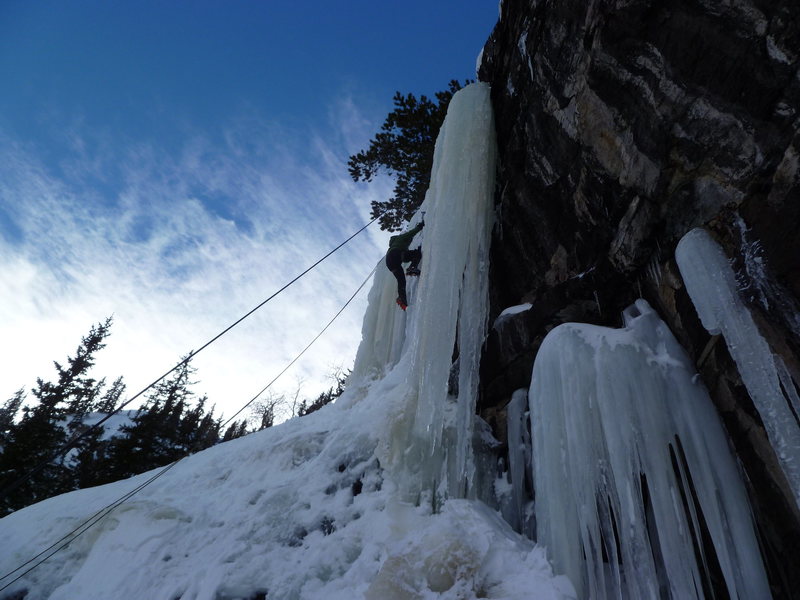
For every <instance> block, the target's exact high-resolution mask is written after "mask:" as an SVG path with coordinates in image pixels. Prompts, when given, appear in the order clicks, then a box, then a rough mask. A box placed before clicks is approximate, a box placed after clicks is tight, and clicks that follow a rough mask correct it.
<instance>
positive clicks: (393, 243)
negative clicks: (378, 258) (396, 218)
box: [389, 223, 425, 250]
mask: <svg viewBox="0 0 800 600" xmlns="http://www.w3.org/2000/svg"><path fill="white" fill-rule="evenodd" d="M424 225H425V224H424V223H420V224H419V225H417V226H416V227H414V229H412V230H410V231H406V232H405V233H401V234H400V235H393V236H392V237H390V238H389V250H394V249H397V250H408V247H409V245H410V244H411V240H413V239H414V236H415V235H417V234H418V233H419V232H420V230H421V229H422V227H423V226H424Z"/></svg>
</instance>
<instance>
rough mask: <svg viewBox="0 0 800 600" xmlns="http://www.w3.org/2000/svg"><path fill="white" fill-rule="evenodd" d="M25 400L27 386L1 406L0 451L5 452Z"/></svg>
mask: <svg viewBox="0 0 800 600" xmlns="http://www.w3.org/2000/svg"><path fill="white" fill-rule="evenodd" d="M24 401H25V388H20V389H19V390H17V392H16V393H15V394H14V395H13V396H11V398H9V399H8V400H6V402H5V404H3V407H2V408H0V453H2V452H3V448H5V446H6V444H7V443H8V439H9V437H10V435H11V431H12V429H13V428H14V426H15V425H14V419H15V418H16V416H17V413H18V412H19V408H20V406H21V405H22V403H23V402H24Z"/></svg>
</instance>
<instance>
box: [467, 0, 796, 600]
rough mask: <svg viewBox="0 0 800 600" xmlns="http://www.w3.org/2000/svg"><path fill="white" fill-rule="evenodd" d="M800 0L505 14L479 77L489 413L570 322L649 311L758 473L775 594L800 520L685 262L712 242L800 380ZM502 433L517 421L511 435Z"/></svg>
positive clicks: (567, 1) (707, 0) (485, 399)
mask: <svg viewBox="0 0 800 600" xmlns="http://www.w3.org/2000/svg"><path fill="white" fill-rule="evenodd" d="M799 58H800V4H798V2H797V0H775V1H759V0H729V1H725V2H722V1H719V0H684V1H680V2H679V1H677V0H669V1H662V2H658V1H648V0H630V1H617V2H612V1H591V0H590V1H587V0H559V1H555V0H551V1H545V0H541V1H537V0H504V1H503V2H502V5H501V17H500V20H499V22H498V24H497V26H496V28H495V30H494V32H493V33H492V35H491V37H490V39H489V41H488V42H487V45H486V47H485V48H484V54H483V57H482V62H481V65H480V71H479V77H480V79H481V80H482V81H487V82H489V83H491V85H492V97H493V103H494V109H495V116H496V121H497V136H498V147H499V174H498V189H497V198H496V202H497V211H498V224H497V227H496V230H495V234H494V239H493V246H492V261H491V270H490V282H491V318H492V319H494V317H496V316H497V315H498V314H499V313H500V311H501V310H503V309H504V308H505V307H508V306H512V305H516V304H520V303H523V302H531V303H532V304H533V306H534V308H533V309H532V310H529V311H526V312H521V313H518V314H517V315H513V316H511V317H508V318H504V319H503V321H502V323H499V324H498V325H497V326H496V327H495V328H494V329H492V332H491V335H490V337H489V340H488V342H487V346H486V350H485V353H484V360H483V365H482V374H481V380H482V385H483V393H482V398H481V410H482V413H483V414H484V416H485V417H487V420H490V421H491V420H492V415H495V414H497V413H498V412H500V413H501V412H502V407H503V406H504V405H505V403H507V402H508V400H509V398H510V396H511V393H512V392H513V391H514V390H515V389H517V388H521V387H527V386H528V384H529V382H530V373H531V367H532V364H533V359H534V357H535V355H536V351H537V349H538V347H539V344H540V343H541V341H542V339H543V338H544V336H545V335H546V334H547V332H548V331H550V330H551V329H552V328H553V327H555V326H556V325H558V324H560V323H563V322H565V321H580V322H588V323H596V324H602V325H611V326H620V325H621V322H620V317H619V315H620V313H621V311H622V310H623V309H624V308H625V307H626V306H627V305H629V304H630V303H632V302H633V301H634V299H636V298H638V297H644V298H645V299H647V300H648V301H649V302H650V304H651V305H653V306H654V307H655V308H656V309H657V310H658V311H659V313H660V314H661V316H662V318H663V319H664V320H665V321H666V322H667V323H668V324H669V325H670V327H671V328H672V330H673V332H674V333H675V335H676V337H677V338H678V339H679V340H680V341H681V342H682V344H683V345H684V347H685V348H686V349H687V351H688V352H689V353H690V355H691V356H692V358H693V359H694V360H695V361H696V362H697V365H698V370H699V371H700V373H701V374H702V376H703V378H704V380H705V383H706V385H707V387H708V388H709V390H710V392H711V395H712V398H713V399H714V402H715V403H716V405H717V407H718V409H719V411H720V414H721V416H722V418H723V421H724V423H725V426H726V427H727V430H728V433H729V435H730V439H731V442H732V444H733V446H734V447H735V449H736V452H737V453H738V456H739V459H740V461H741V464H742V468H743V471H744V473H745V475H746V480H747V484H748V489H749V493H750V496H751V501H752V504H753V507H754V511H755V517H756V522H757V526H758V530H759V533H760V535H761V538H762V542H763V546H764V553H765V556H766V557H767V562H768V563H769V569H770V572H769V576H770V581H771V584H772V587H773V592H774V596H775V597H776V598H789V597H792V594H793V593H794V592H793V591H792V590H798V589H800V571H798V570H797V569H796V566H797V565H798V564H800V511H798V507H797V504H796V502H795V500H794V497H793V495H792V493H791V490H790V489H789V486H788V484H787V482H786V481H785V479H784V477H783V475H782V472H781V469H780V467H779V465H778V462H777V458H776V456H775V454H774V451H773V449H772V448H771V446H770V444H769V442H768V441H767V438H766V434H765V432H764V427H763V424H762V423H761V421H760V418H759V415H758V412H757V411H756V410H755V408H754V406H753V402H752V400H751V399H750V397H749V396H748V393H747V390H746V389H745V387H744V385H743V384H742V380H741V377H740V375H739V373H738V371H737V367H736V364H735V363H734V362H733V360H732V359H731V357H730V355H729V354H728V351H727V348H726V345H725V343H724V341H722V342H718V340H717V338H716V337H712V336H709V334H708V333H707V332H706V331H705V329H704V328H703V326H702V325H701V323H700V322H699V320H698V317H697V314H696V312H695V310H694V307H693V305H692V302H691V300H690V299H689V297H688V294H687V292H686V290H685V288H684V285H683V282H682V280H681V277H680V273H679V271H678V269H677V267H676V265H675V260H674V251H675V246H676V244H677V242H678V241H679V240H680V238H681V236H683V234H685V233H686V232H687V231H689V230H690V229H691V228H693V227H705V228H706V229H708V230H709V231H710V232H711V233H712V234H713V235H714V237H715V238H716V239H717V241H718V242H719V243H720V244H721V245H722V247H723V248H724V249H725V251H726V253H727V254H728V256H729V257H730V259H731V260H732V262H733V265H734V267H735V268H736V270H737V273H738V274H739V276H740V277H739V279H740V285H741V291H742V295H743V298H744V299H745V300H746V301H747V302H748V303H749V307H750V309H751V311H752V312H753V314H754V316H755V317H756V320H757V322H758V324H759V327H760V328H761V331H762V334H763V335H764V337H765V338H766V339H767V340H768V342H769V344H770V346H771V349H772V351H773V352H774V353H776V354H778V355H780V356H781V357H782V358H783V360H784V362H785V363H786V365H787V367H788V369H789V371H790V372H791V375H792V377H793V379H794V383H795V385H796V386H797V384H798V382H800V310H799V309H798V307H799V306H800V303H798V298H800V133H799V132H800V70H799V69H798V59H799ZM496 421H497V422H500V421H501V420H500V419H496Z"/></svg>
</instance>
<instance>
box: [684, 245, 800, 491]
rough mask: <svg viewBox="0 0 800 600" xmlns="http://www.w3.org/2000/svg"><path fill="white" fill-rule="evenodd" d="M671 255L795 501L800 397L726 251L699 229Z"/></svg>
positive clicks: (798, 480)
mask: <svg viewBox="0 0 800 600" xmlns="http://www.w3.org/2000/svg"><path fill="white" fill-rule="evenodd" d="M675 260H676V261H677V263H678V267H679V268H680V271H681V276H682V277H683V280H684V283H685V284H686V289H687V291H688V292H689V296H690V297H691V299H692V302H693V303H694V306H695V308H696V309H697V314H698V315H699V316H700V320H701V321H702V323H703V326H704V327H705V328H706V329H707V330H708V332H709V333H712V334H720V333H721V334H722V335H723V337H724V338H725V342H726V344H727V345H728V351H729V352H730V354H731V356H732V357H733V360H734V361H735V362H736V366H737V367H738V368H739V373H740V374H741V376H742V381H743V382H744V384H745V386H746V387H747V391H748V393H749V394H750V397H751V398H752V399H753V404H754V405H755V407H756V409H757V410H758V413H759V415H761V420H762V421H763V423H764V427H765V429H766V431H767V435H768V436H769V440H770V443H771V444H772V446H773V448H774V449H775V453H776V454H777V456H778V460H779V461H780V464H781V466H782V468H783V471H784V473H785V475H786V478H787V480H788V481H789V485H790V486H791V487H792V490H793V491H794V494H795V500H796V501H797V502H798V505H800V423H798V415H800V399H798V395H797V390H796V388H795V385H794V383H793V382H792V379H791V376H790V375H789V372H788V370H787V369H786V366H785V365H784V364H783V361H782V360H781V358H780V357H779V356H776V355H774V354H773V353H772V351H771V350H770V347H769V344H767V341H766V340H765V339H764V338H763V337H762V335H761V333H760V332H759V330H758V326H757V325H756V323H755V321H754V320H753V317H752V315H751V314H750V310H749V309H748V308H747V306H746V305H745V303H744V302H743V301H742V299H741V298H740V296H739V292H738V289H737V286H736V277H735V275H734V272H733V269H732V268H731V266H730V263H729V262H728V259H727V257H726V256H725V253H724V252H723V251H722V248H720V246H719V244H717V243H716V242H715V241H714V240H713V238H712V237H711V236H710V235H709V234H708V232H706V231H705V230H703V229H693V230H692V231H690V232H689V233H687V234H686V235H685V236H684V237H683V239H681V241H680V243H679V244H678V247H677V249H676V250H675Z"/></svg>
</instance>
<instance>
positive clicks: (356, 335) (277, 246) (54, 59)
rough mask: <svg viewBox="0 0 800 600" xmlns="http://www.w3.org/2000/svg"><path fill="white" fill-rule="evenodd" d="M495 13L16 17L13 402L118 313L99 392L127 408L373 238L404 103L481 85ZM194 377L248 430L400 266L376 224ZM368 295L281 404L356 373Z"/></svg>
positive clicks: (488, 9) (223, 10) (487, 9)
mask: <svg viewBox="0 0 800 600" xmlns="http://www.w3.org/2000/svg"><path fill="white" fill-rule="evenodd" d="M496 19H497V4H496V3H494V2H478V1H473V0H458V1H455V0H454V1H449V0H448V1H437V2H422V1H406V2H402V3H400V2H374V1H372V2H362V1H357V2H352V1H351V2H347V3H333V2H325V1H306V2H302V1H298V2H273V1H266V0H264V1H260V2H255V1H244V0H233V1H231V0H226V1H225V2H222V1H218V2H205V1H204V2H184V1H177V0H174V1H169V2H165V1H161V2H152V1H138V0H137V1H136V2H133V1H130V2H101V1H91V2H90V1H70V2H63V1H59V2H51V1H39V2H27V1H9V0H0V81H2V82H3V92H2V93H1V94H0V335H2V338H3V342H4V343H3V345H2V346H3V349H2V350H0V369H2V370H0V401H2V400H4V399H5V398H7V397H9V396H10V395H11V394H13V392H14V391H15V390H17V389H19V388H20V387H22V386H25V387H27V388H28V389H30V387H31V386H32V385H33V384H34V380H35V378H36V377H37V376H38V377H43V378H50V377H52V376H53V374H54V371H53V369H52V361H53V360H59V361H63V360H64V359H65V358H66V356H67V354H71V353H72V352H73V351H74V349H75V347H76V346H77V344H78V342H79V340H80V337H81V336H82V335H84V334H85V333H86V332H87V331H88V329H89V327H90V325H91V324H92V323H96V322H98V321H100V320H102V319H104V318H105V317H107V316H109V315H112V314H113V315H114V319H115V324H114V327H113V328H112V335H111V337H110V338H109V340H108V346H107V347H106V349H105V350H103V351H102V353H101V354H100V356H99V357H100V361H99V362H98V366H97V371H96V374H97V375H107V376H108V377H109V378H113V377H116V376H117V375H123V376H124V377H125V379H126V381H127V383H128V385H129V391H138V389H139V388H140V387H142V386H143V385H145V384H146V383H149V381H150V380H152V379H153V378H154V377H155V376H157V375H159V374H160V373H161V372H163V371H164V370H166V368H169V367H170V366H172V364H174V363H175V362H177V360H178V359H179V358H180V356H181V355H183V354H185V353H186V352H188V351H189V350H191V349H194V348H197V347H199V346H200V345H202V343H204V342H205V341H206V340H208V339H210V338H211V337H213V335H215V334H216V333H217V332H218V331H219V330H221V329H222V328H224V327H225V326H226V325H228V324H229V323H231V322H232V321H234V320H235V319H236V318H238V317H239V316H240V315H241V314H243V313H244V312H246V311H247V310H249V309H250V308H252V307H253V306H255V305H256V304H258V303H259V302H260V301H261V300H263V299H264V298H266V297H267V296H269V295H270V294H271V293H272V292H274V291H275V290H277V289H278V288H279V287H281V286H282V285H283V284H284V283H286V282H287V281H289V280H290V279H292V278H293V277H294V276H295V275H296V274H297V273H299V272H300V271H302V270H303V269H304V268H305V267H306V266H307V265H310V264H311V263H313V262H314V261H315V260H316V259H318V258H319V257H321V256H322V255H324V254H325V253H326V252H327V251H328V250H329V249H331V248H332V247H334V246H335V245H337V244H338V243H339V242H340V241H342V240H343V239H345V238H346V237H347V236H349V235H350V234H351V233H352V232H353V231H355V230H357V229H358V228H359V227H360V226H361V225H362V224H363V223H365V222H366V221H367V220H368V214H369V203H370V201H371V200H372V199H380V198H383V197H385V196H386V195H387V194H388V193H389V192H390V189H391V184H390V182H388V181H385V180H384V181H378V182H376V183H374V184H372V185H365V184H355V183H353V182H352V181H350V180H349V177H348V175H347V169H346V161H347V157H348V156H349V155H350V154H353V153H355V152H357V151H358V150H360V149H362V148H365V147H366V145H367V143H368V141H369V139H370V138H371V137H372V135H373V134H374V133H375V132H376V131H377V130H378V128H379V126H380V124H381V122H382V120H383V118H384V117H385V115H386V113H387V112H388V111H389V110H391V107H392V103H391V98H392V96H393V94H394V92H395V91H396V90H401V91H403V92H413V93H415V94H428V95H432V94H433V93H434V92H436V91H437V90H440V89H443V88H444V87H446V85H447V82H448V81H449V80H450V79H453V78H457V79H461V80H463V79H465V78H468V77H474V72H475V61H476V57H477V56H478V54H479V52H480V50H481V47H482V46H483V43H484V42H485V40H486V39H487V37H488V36H489V34H490V32H491V29H492V27H493V26H494V23H495V21H496ZM374 227H375V229H374V230H372V229H370V230H368V232H366V234H362V236H360V237H359V238H358V239H357V240H355V241H354V242H353V243H352V244H350V245H348V246H347V247H346V248H345V249H344V250H342V251H341V252H339V253H337V254H336V255H334V256H333V257H331V259H329V260H328V261H326V262H325V263H323V265H321V266H320V267H319V268H318V269H317V270H315V271H314V272H313V273H312V274H310V275H309V276H307V277H305V278H304V279H303V280H301V281H300V282H299V283H298V284H296V286H294V287H293V288H290V290H289V291H287V292H286V293H284V294H283V295H281V296H280V297H279V298H277V299H276V300H274V301H273V302H271V303H270V304H268V305H267V306H266V307H265V308H264V309H262V310H261V311H259V313H257V315H255V316H254V317H253V318H251V319H250V320H248V321H246V322H245V323H243V324H242V325H240V326H239V327H238V328H237V329H236V330H234V331H233V332H231V333H230V334H228V335H227V336H226V337H225V338H223V339H222V340H221V341H220V342H219V343H217V344H215V345H214V346H212V347H211V348H209V349H208V350H206V351H204V353H203V354H201V355H200V356H198V357H197V358H196V359H195V366H197V367H198V369H199V371H198V373H197V377H198V379H199V383H198V385H197V386H196V390H197V391H198V392H201V393H202V392H206V393H208V395H209V397H210V400H211V402H216V403H217V407H218V412H219V411H222V412H224V413H226V414H232V412H233V411H235V410H236V409H237V408H238V407H239V406H240V405H241V404H243V403H244V402H245V401H246V400H248V399H249V398H250V397H252V396H253V395H254V394H255V392H257V391H258V390H259V389H261V388H262V387H263V386H264V385H265V384H266V383H267V382H268V381H269V380H270V379H272V377H273V376H274V375H275V374H277V372H278V371H280V370H281V369H282V368H283V366H284V365H285V364H286V363H288V361H289V360H291V359H292V358H293V357H294V356H295V354H296V353H297V352H299V351H300V350H301V349H302V348H303V347H304V346H305V345H306V344H307V343H308V342H309V341H310V340H311V338H313V337H314V335H316V333H317V332H318V331H319V330H320V329H321V328H322V327H323V326H324V325H325V324H326V323H327V322H328V320H329V319H330V318H331V317H332V316H333V315H334V314H335V313H336V311H337V310H338V309H339V308H340V307H341V306H342V304H344V302H345V301H346V300H347V298H349V297H350V295H351V294H352V293H353V292H354V291H355V289H356V288H357V287H358V285H359V284H360V283H361V282H362V281H363V280H364V278H365V277H366V276H367V275H368V274H369V272H370V271H371V269H372V267H373V266H374V265H375V263H376V262H377V261H378V260H380V258H381V255H382V253H383V252H384V250H385V244H386V240H387V239H388V238H387V235H386V234H385V233H383V232H380V231H379V230H378V229H377V226H374ZM365 308H366V290H364V291H362V293H361V294H360V295H359V297H358V298H357V300H356V301H354V303H353V305H351V306H350V307H349V308H348V310H347V311H346V312H345V313H343V315H342V317H340V319H339V320H338V321H337V324H336V325H335V326H334V327H332V328H331V329H330V330H329V331H328V332H327V333H326V335H325V336H324V337H323V338H321V339H320V340H319V342H317V344H315V346H314V348H313V349H312V350H311V351H309V353H308V354H307V355H306V358H304V359H303V361H301V362H300V363H298V364H297V365H296V366H295V367H294V368H293V369H292V371H290V372H289V373H287V375H286V376H284V379H283V380H282V381H281V382H280V384H276V386H275V391H276V392H277V393H294V391H296V390H297V388H298V387H299V386H301V395H303V396H313V395H314V394H316V393H318V392H319V391H321V390H322V389H324V388H326V387H328V385H329V384H330V382H329V381H327V380H326V379H325V377H326V374H327V373H328V372H329V371H330V370H331V369H333V368H336V367H342V368H345V369H346V368H349V367H350V366H351V365H352V360H353V357H354V355H355V349H356V347H357V344H358V341H359V340H360V329H361V319H362V316H363V312H364V310H365Z"/></svg>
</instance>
